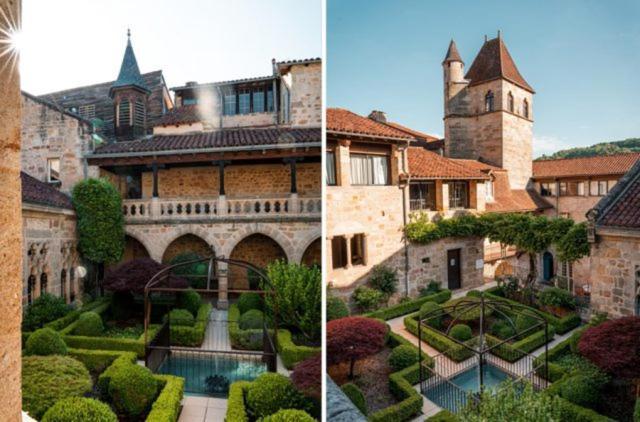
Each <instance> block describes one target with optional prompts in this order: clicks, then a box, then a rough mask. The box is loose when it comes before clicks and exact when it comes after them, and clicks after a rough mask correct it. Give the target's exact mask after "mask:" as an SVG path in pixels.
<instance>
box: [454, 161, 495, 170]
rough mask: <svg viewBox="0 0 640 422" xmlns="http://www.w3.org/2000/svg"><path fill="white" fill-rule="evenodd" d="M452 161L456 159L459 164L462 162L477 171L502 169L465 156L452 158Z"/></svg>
mask: <svg viewBox="0 0 640 422" xmlns="http://www.w3.org/2000/svg"><path fill="white" fill-rule="evenodd" d="M452 160H453V161H457V162H459V163H461V164H464V165H465V166H467V167H470V168H474V169H476V170H479V171H484V172H489V171H504V170H503V169H502V168H500V167H496V166H492V165H491V164H487V163H483V162H482V161H478V160H471V159H466V158H452Z"/></svg>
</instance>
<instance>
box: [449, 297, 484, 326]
mask: <svg viewBox="0 0 640 422" xmlns="http://www.w3.org/2000/svg"><path fill="white" fill-rule="evenodd" d="M445 305H446V306H447V313H449V315H451V317H452V318H455V319H456V320H458V321H461V322H465V321H475V320H477V319H479V318H480V312H481V311H482V305H481V304H480V298H479V297H476V296H465V297H461V298H458V299H453V300H450V301H449V302H447V303H446V304H445ZM492 314H493V308H489V307H485V308H484V316H485V317H488V316H490V315H492Z"/></svg>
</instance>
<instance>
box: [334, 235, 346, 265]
mask: <svg viewBox="0 0 640 422" xmlns="http://www.w3.org/2000/svg"><path fill="white" fill-rule="evenodd" d="M331 260H332V263H333V268H334V269H336V268H344V267H346V266H347V238H346V237H344V236H336V237H334V238H333V239H331Z"/></svg>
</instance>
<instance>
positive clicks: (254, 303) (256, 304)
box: [238, 292, 264, 314]
mask: <svg viewBox="0 0 640 422" xmlns="http://www.w3.org/2000/svg"><path fill="white" fill-rule="evenodd" d="M238 308H239V309H240V313H241V314H244V313H245V312H248V311H250V310H252V309H257V310H259V311H262V310H263V309H264V301H263V300H262V296H260V295H259V294H258V293H253V292H246V293H242V294H241V295H240V297H239V298H238Z"/></svg>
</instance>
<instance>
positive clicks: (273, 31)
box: [20, 0, 322, 94]
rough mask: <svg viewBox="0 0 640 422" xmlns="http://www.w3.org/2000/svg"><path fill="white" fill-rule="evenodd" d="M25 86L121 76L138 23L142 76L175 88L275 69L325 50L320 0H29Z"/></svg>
mask: <svg viewBox="0 0 640 422" xmlns="http://www.w3.org/2000/svg"><path fill="white" fill-rule="evenodd" d="M22 26H23V28H22V36H21V37H20V47H21V63H20V70H21V78H22V86H23V89H25V90H27V91H29V92H32V93H34V94H43V93H46V92H51V91H56V90H60V89H65V88H72V87H76V86H82V85H87V84H93V83H98V82H106V81H110V80H113V79H115V78H116V77H117V75H118V71H119V69H120V63H121V61H122V55H123V53H124V49H125V46H126V31H127V28H128V27H130V28H131V32H132V42H133V48H134V50H135V53H136V56H137V58H138V64H139V65H140V70H141V71H142V72H150V71H153V70H158V69H162V70H163V71H164V76H165V80H166V81H167V84H168V85H169V86H170V87H171V86H178V85H182V84H184V83H185V82H186V81H198V82H211V81H218V80H227V79H236V78H244V77H252V76H264V75H269V74H271V58H273V57H275V58H276V59H278V60H287V59H300V58H307V57H318V56H321V54H322V3H321V1H320V0H270V1H268V2H267V1H263V0H233V1H231V0H224V1H221V0H216V1H209V0H180V1H179V2H178V1H170V0H135V1H131V0H91V1H87V0H56V1H52V0H23V13H22Z"/></svg>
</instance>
